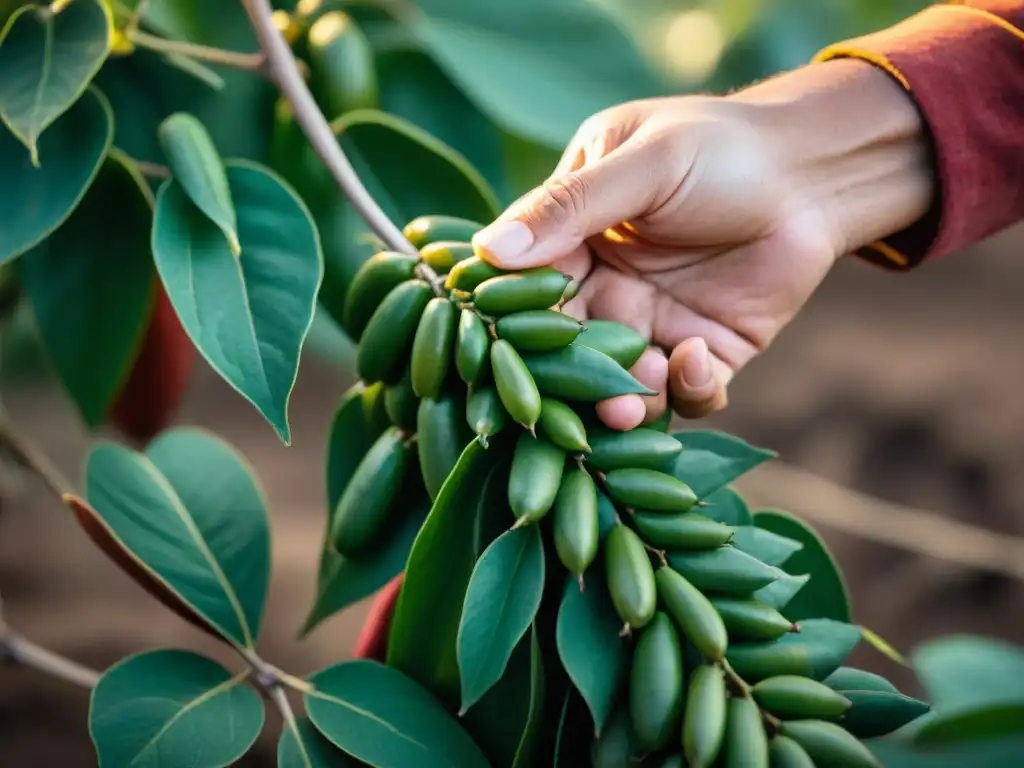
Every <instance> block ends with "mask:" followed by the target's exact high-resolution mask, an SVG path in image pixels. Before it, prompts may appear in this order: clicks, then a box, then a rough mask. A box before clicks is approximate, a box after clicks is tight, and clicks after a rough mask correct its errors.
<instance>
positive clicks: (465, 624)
mask: <svg viewBox="0 0 1024 768" xmlns="http://www.w3.org/2000/svg"><path fill="white" fill-rule="evenodd" d="M543 591H544V547H543V545H542V544H541V540H540V529H539V528H538V527H537V526H535V525H528V526H523V527H522V528H516V529H513V530H509V531H507V532H506V533H504V534H502V535H501V536H499V537H498V538H497V539H495V540H494V543H492V544H491V545H490V546H489V547H488V548H487V549H486V550H485V551H484V553H483V555H481V557H480V559H479V560H478V561H477V563H476V566H475V567H474V568H473V573H472V575H471V576H470V579H469V586H468V588H467V589H466V599H465V602H464V603H463V607H462V616H461V619H460V621H459V633H458V639H457V647H458V658H459V676H460V678H461V682H462V709H461V711H460V713H459V714H460V715H462V714H465V712H466V710H467V709H469V708H470V707H471V706H473V704H474V703H475V702H476V701H477V700H479V698H480V697H481V696H483V694H485V693H486V692H487V691H488V690H489V689H490V688H491V686H493V685H494V684H495V683H496V682H497V681H498V679H499V678H500V677H501V675H502V674H503V673H504V671H505V667H506V666H507V665H508V660H509V658H510V657H511V656H512V651H514V650H515V647H516V645H518V643H519V640H520V639H521V638H522V637H523V635H525V634H526V630H528V629H529V628H530V624H531V623H532V622H533V619H534V617H535V616H536V615H537V609H538V608H539V607H540V598H541V595H542V593H543Z"/></svg>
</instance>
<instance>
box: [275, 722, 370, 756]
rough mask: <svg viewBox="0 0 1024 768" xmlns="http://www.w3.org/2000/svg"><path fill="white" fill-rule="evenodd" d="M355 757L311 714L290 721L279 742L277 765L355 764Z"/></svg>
mask: <svg viewBox="0 0 1024 768" xmlns="http://www.w3.org/2000/svg"><path fill="white" fill-rule="evenodd" d="M357 765H359V763H357V762H356V761H355V760H353V759H352V758H351V757H349V756H348V755H346V754H345V753H344V752H342V751H341V750H340V749H338V748H337V747H335V746H334V745H333V744H331V742H329V741H328V740H327V739H326V738H324V737H323V735H322V734H321V733H320V731H318V730H317V729H316V726H314V725H313V723H311V722H310V721H309V720H308V719H307V718H305V717H300V718H297V719H296V721H295V723H294V726H292V725H288V724H286V725H285V727H284V729H283V730H282V731H281V738H280V739H278V742H277V768H355V766H357Z"/></svg>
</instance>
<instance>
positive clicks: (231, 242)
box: [227, 232, 242, 258]
mask: <svg viewBox="0 0 1024 768" xmlns="http://www.w3.org/2000/svg"><path fill="white" fill-rule="evenodd" d="M227 236H228V248H230V249H231V255H232V256H234V257H235V258H238V257H239V256H241V255H242V244H241V243H240V242H239V241H238V234H237V233H236V232H228V233H227Z"/></svg>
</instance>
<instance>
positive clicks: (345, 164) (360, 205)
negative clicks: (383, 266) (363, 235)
mask: <svg viewBox="0 0 1024 768" xmlns="http://www.w3.org/2000/svg"><path fill="white" fill-rule="evenodd" d="M241 2H242V6H243V7H244V8H245V12H246V13H247V14H248V16H249V21H250V23H251V24H252V28H253V31H254V32H255V33H256V37H257V39H258V40H259V43H260V47H261V48H262V49H263V55H264V56H266V62H267V69H268V75H269V77H270V79H271V80H272V81H273V82H274V83H275V84H276V85H277V88H278V90H279V91H280V92H281V95H282V96H284V98H285V99H286V100H287V101H288V102H289V103H290V104H291V106H292V110H293V112H294V113H295V119H296V121H297V122H298V124H299V126H300V127H301V128H302V131H303V133H305V134H306V138H307V139H309V143H310V144H311V145H312V147H313V149H314V150H315V151H316V153H317V155H318V156H319V157H320V159H321V160H322V161H323V163H324V165H325V166H326V167H327V170H328V171H330V173H331V175H332V176H333V177H334V180H335V181H336V182H337V184H338V186H339V187H340V188H341V190H342V191H343V192H344V193H345V195H346V197H348V199H349V201H350V202H351V203H352V207H353V208H355V209H356V211H357V212H358V213H359V215H360V216H361V217H362V218H363V220H364V221H365V222H366V223H367V225H368V226H369V227H370V229H371V230H372V231H373V232H374V234H376V235H377V237H379V238H380V239H381V240H382V241H383V242H384V244H385V245H386V246H387V247H388V248H389V249H390V250H392V251H399V252H401V253H408V254H411V255H413V256H417V255H419V251H417V250H416V247H415V246H414V245H413V244H412V243H410V242H409V241H408V240H407V239H406V238H405V236H404V235H403V234H402V231H401V229H399V228H398V226H397V225H395V223H394V222H393V221H391V219H389V218H388V216H387V214H386V213H384V211H383V210H382V209H381V207H380V206H379V205H377V201H375V200H374V199H373V196H372V195H371V194H370V193H369V192H368V191H367V189H366V187H364V186H363V183H362V181H360V180H359V175H358V174H357V173H356V171H355V169H354V168H353V167H352V164H351V163H350V162H349V160H348V158H347V157H345V153H344V152H343V151H342V149H341V145H340V144H338V140H337V137H336V136H335V135H334V131H332V130H331V126H330V123H328V122H327V118H326V117H324V114H323V112H321V111H320V108H319V107H318V106H317V104H316V101H315V100H314V99H313V94H311V93H310V91H309V87H308V86H307V85H306V82H305V80H303V78H302V74H301V71H300V69H299V65H298V62H297V61H296V59H295V57H294V56H293V55H292V51H291V48H289V46H288V43H287V42H286V41H285V39H284V37H283V36H282V35H281V32H280V31H279V30H278V28H277V26H276V25H275V24H274V19H273V12H274V11H273V8H271V6H270V2H269V0H241Z"/></svg>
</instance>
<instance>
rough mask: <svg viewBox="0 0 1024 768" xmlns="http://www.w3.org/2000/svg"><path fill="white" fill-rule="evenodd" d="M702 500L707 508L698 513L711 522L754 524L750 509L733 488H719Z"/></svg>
mask: <svg viewBox="0 0 1024 768" xmlns="http://www.w3.org/2000/svg"><path fill="white" fill-rule="evenodd" d="M703 500H704V502H705V503H707V505H708V506H706V507H702V508H701V509H700V510H699V512H700V513H701V514H702V515H704V516H705V517H710V518H711V519H712V520H717V521H718V522H720V523H725V524H726V525H753V524H754V518H753V517H752V516H751V514H750V507H748V506H747V502H746V501H745V500H744V498H743V497H742V496H741V495H740V494H739V493H738V492H737V491H736V489H734V488H730V487H728V486H726V487H724V488H719V489H718V490H717V491H715V492H714V493H712V494H710V495H708V496H705V497H704V499H703Z"/></svg>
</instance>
